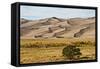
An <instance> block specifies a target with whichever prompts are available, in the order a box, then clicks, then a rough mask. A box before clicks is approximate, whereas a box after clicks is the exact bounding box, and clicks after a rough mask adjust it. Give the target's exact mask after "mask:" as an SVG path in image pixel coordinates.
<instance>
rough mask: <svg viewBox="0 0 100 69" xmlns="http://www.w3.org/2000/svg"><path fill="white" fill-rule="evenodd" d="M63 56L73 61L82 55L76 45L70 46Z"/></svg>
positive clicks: (65, 49)
mask: <svg viewBox="0 0 100 69" xmlns="http://www.w3.org/2000/svg"><path fill="white" fill-rule="evenodd" d="M62 54H63V56H65V57H67V58H68V59H70V60H73V59H75V58H77V59H79V57H80V55H81V54H82V53H81V52H80V48H77V47H76V46H74V45H69V46H66V47H65V48H64V49H63V52H62Z"/></svg>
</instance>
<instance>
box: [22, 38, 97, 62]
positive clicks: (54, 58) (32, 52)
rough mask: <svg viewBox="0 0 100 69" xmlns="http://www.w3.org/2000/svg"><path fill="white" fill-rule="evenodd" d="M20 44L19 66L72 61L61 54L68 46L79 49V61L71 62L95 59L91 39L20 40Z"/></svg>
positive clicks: (93, 45) (93, 42)
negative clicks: (72, 45)
mask: <svg viewBox="0 0 100 69" xmlns="http://www.w3.org/2000/svg"><path fill="white" fill-rule="evenodd" d="M20 44H21V46H20V63H21V64H27V63H44V62H60V61H72V60H69V59H66V57H64V56H63V54H62V51H63V48H64V47H66V46H67V45H70V44H74V45H75V46H77V47H78V48H80V52H81V53H82V55H81V56H80V58H79V59H77V60H73V61H80V60H94V59H95V40H93V39H82V38H81V39H79V38H73V39H66V38H59V39H56V38H53V39H52V38H51V39H21V41H20Z"/></svg>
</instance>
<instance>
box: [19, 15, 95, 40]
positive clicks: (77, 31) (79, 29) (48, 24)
mask: <svg viewBox="0 0 100 69" xmlns="http://www.w3.org/2000/svg"><path fill="white" fill-rule="evenodd" d="M20 29H21V38H22V39H33V38H80V37H89V38H94V37H95V17H90V18H70V19H62V18H57V17H51V18H45V19H40V20H27V19H23V18H22V19H21V20H20Z"/></svg>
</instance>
